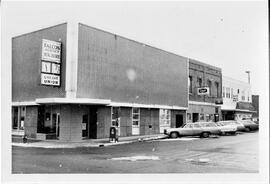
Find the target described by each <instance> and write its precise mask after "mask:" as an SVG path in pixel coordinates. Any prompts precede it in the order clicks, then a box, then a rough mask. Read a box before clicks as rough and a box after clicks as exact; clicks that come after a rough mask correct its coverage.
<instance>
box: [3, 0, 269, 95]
mask: <svg viewBox="0 0 270 184" xmlns="http://www.w3.org/2000/svg"><path fill="white" fill-rule="evenodd" d="M2 5H3V6H2V20H1V21H2V56H3V57H4V58H6V59H7V60H10V59H11V49H10V48H11V37H13V36H17V35H20V34H23V33H27V32H31V31H35V30H38V29H41V28H44V27H48V26H52V25H56V24H59V23H63V22H67V21H69V20H78V21H80V22H82V23H84V24H87V25H89V26H92V27H97V28H100V29H103V30H106V31H109V32H112V33H114V34H118V35H121V36H124V37H127V38H130V39H133V40H136V41H139V42H142V43H145V44H148V45H151V46H154V47H157V48H160V49H163V50H166V51H170V52H173V53H175V54H178V55H181V56H185V57H189V58H193V59H196V60H199V61H202V62H205V63H208V64H211V65H214V66H217V67H220V68H222V72H223V75H225V76H229V77H232V78H235V79H238V80H242V81H245V82H247V74H246V73H245V71H246V70H250V71H251V85H252V93H253V94H260V91H261V90H262V88H263V87H265V86H264V84H262V83H261V82H260V81H262V80H264V78H265V77H267V78H268V74H267V73H268V70H267V69H268V60H267V58H268V54H267V53H268V50H267V43H268V37H267V36H268V31H267V26H268V25H267V21H268V18H267V4H266V1H255V2H252V1H248V2H245V1H240V2H234V1H225V2H217V1H209V2H202V1H199V2H184V1H174V2H169V3H168V2H80V3H75V2H52V1H47V2H34V1H32V2H4V3H2ZM265 79H266V78H265Z"/></svg>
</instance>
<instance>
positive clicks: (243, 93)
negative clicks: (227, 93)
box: [242, 90, 246, 101]
mask: <svg viewBox="0 0 270 184" xmlns="http://www.w3.org/2000/svg"><path fill="white" fill-rule="evenodd" d="M242 100H243V101H245V100H246V98H245V91H244V90H243V91H242Z"/></svg>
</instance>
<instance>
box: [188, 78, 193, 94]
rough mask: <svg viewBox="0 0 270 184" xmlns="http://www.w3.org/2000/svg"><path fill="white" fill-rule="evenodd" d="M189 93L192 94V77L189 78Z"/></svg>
mask: <svg viewBox="0 0 270 184" xmlns="http://www.w3.org/2000/svg"><path fill="white" fill-rule="evenodd" d="M188 92H189V93H192V76H189V77H188Z"/></svg>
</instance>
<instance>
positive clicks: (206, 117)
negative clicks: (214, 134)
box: [205, 114, 210, 122]
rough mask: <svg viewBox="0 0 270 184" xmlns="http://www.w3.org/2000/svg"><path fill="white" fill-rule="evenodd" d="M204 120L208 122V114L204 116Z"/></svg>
mask: <svg viewBox="0 0 270 184" xmlns="http://www.w3.org/2000/svg"><path fill="white" fill-rule="evenodd" d="M205 120H206V121H207V122H208V121H210V116H209V114H205Z"/></svg>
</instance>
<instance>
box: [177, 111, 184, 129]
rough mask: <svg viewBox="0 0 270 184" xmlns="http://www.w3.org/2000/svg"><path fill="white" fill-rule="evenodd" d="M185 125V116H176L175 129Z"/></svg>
mask: <svg viewBox="0 0 270 184" xmlns="http://www.w3.org/2000/svg"><path fill="white" fill-rule="evenodd" d="M182 125H183V115H182V114H176V115H175V127H176V128H179V127H181V126H182Z"/></svg>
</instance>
